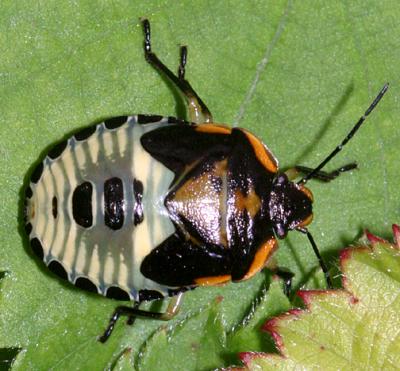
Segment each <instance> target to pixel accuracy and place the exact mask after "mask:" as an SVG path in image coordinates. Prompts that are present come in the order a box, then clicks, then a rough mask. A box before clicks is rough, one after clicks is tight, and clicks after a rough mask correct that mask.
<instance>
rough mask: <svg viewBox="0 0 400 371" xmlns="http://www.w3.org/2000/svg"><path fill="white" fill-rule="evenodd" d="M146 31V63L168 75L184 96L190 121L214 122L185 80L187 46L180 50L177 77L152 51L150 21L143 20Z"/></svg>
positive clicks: (197, 122) (198, 122)
mask: <svg viewBox="0 0 400 371" xmlns="http://www.w3.org/2000/svg"><path fill="white" fill-rule="evenodd" d="M142 25H143V31H144V56H145V58H146V61H147V62H148V63H150V64H151V65H152V66H153V67H154V68H155V69H156V70H157V71H159V72H161V73H162V74H164V75H166V76H167V77H168V78H169V79H170V80H171V81H172V83H173V84H174V85H175V86H176V87H177V88H178V90H179V91H180V92H181V93H182V94H183V95H184V97H185V98H186V100H187V103H188V112H189V120H190V121H191V122H194V123H196V124H202V123H209V122H212V115H211V113H210V111H209V109H208V108H207V106H206V105H205V103H204V102H203V101H202V100H201V98H200V97H199V96H198V95H197V93H196V92H195V91H194V89H193V88H192V86H191V85H190V84H189V82H188V81H187V80H186V79H185V66H186V59H187V48H186V46H183V47H181V50H180V63H179V68H178V76H176V75H175V74H174V73H173V72H172V71H171V70H170V69H169V68H168V67H167V66H166V65H165V64H164V63H162V62H161V61H160V59H158V57H157V56H156V54H155V53H153V51H152V50H151V34H150V22H149V20H148V19H143V20H142Z"/></svg>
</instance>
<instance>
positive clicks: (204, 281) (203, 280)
mask: <svg viewBox="0 0 400 371" xmlns="http://www.w3.org/2000/svg"><path fill="white" fill-rule="evenodd" d="M230 280H231V275H230V274H225V275H222V276H214V277H213V276H210V277H200V278H196V279H195V280H194V282H196V285H198V286H215V285H222V284H224V283H226V282H228V281H230Z"/></svg>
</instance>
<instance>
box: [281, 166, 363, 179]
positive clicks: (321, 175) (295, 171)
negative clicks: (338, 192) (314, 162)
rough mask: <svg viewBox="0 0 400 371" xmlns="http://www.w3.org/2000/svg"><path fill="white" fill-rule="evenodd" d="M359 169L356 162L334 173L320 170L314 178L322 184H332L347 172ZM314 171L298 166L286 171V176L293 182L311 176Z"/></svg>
mask: <svg viewBox="0 0 400 371" xmlns="http://www.w3.org/2000/svg"><path fill="white" fill-rule="evenodd" d="M357 168H358V167H357V164H356V163H355V162H352V163H350V164H347V165H344V166H341V167H339V168H337V169H335V170H333V171H329V172H327V171H323V170H320V171H318V172H316V173H315V174H314V175H313V178H315V179H318V180H320V181H322V182H330V181H331V180H333V179H335V178H337V177H338V176H339V175H340V174H342V173H344V172H346V171H350V170H354V169H357ZM313 171H314V169H313V168H311V167H306V166H301V165H296V166H294V167H292V168H290V169H288V170H286V171H285V174H286V175H287V177H288V178H289V180H291V181H293V180H294V179H296V178H297V177H298V176H299V175H300V174H302V175H308V174H311V172H313Z"/></svg>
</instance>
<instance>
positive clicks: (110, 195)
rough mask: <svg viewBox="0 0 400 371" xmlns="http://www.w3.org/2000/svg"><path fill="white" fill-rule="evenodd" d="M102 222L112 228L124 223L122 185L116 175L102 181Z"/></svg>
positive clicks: (114, 228) (119, 227) (120, 226)
mask: <svg viewBox="0 0 400 371" xmlns="http://www.w3.org/2000/svg"><path fill="white" fill-rule="evenodd" d="M104 223H105V225H106V226H107V227H109V228H111V229H113V230H117V229H121V228H122V225H123V224H124V186H123V184H122V180H121V179H120V178H117V177H115V178H110V179H107V180H106V181H105V182H104Z"/></svg>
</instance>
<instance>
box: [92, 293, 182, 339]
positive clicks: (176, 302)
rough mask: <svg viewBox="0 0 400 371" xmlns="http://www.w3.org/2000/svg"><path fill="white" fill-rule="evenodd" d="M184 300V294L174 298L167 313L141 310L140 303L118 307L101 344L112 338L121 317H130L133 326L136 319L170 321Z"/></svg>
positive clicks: (129, 320) (102, 337)
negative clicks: (145, 318)
mask: <svg viewBox="0 0 400 371" xmlns="http://www.w3.org/2000/svg"><path fill="white" fill-rule="evenodd" d="M182 299H183V292H181V293H179V294H178V295H176V296H174V297H173V298H172V299H171V300H170V302H169V304H168V307H167V310H166V311H165V312H161V313H158V312H150V311H146V310H140V309H139V305H140V303H135V305H134V306H133V307H127V306H124V305H121V306H119V307H117V308H116V309H115V311H114V313H113V315H112V316H111V318H110V321H109V323H108V326H107V328H106V330H105V331H104V333H103V335H101V336H100V337H99V341H100V342H101V343H105V342H106V341H107V339H108V338H109V337H110V335H111V333H112V331H113V330H114V327H115V324H116V323H117V321H118V319H119V317H121V316H123V315H125V316H128V324H129V325H132V324H133V321H134V319H135V318H136V317H147V318H153V319H158V320H161V321H169V320H170V319H172V318H173V317H175V316H176V315H177V314H178V312H179V309H180V307H181V304H182Z"/></svg>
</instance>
